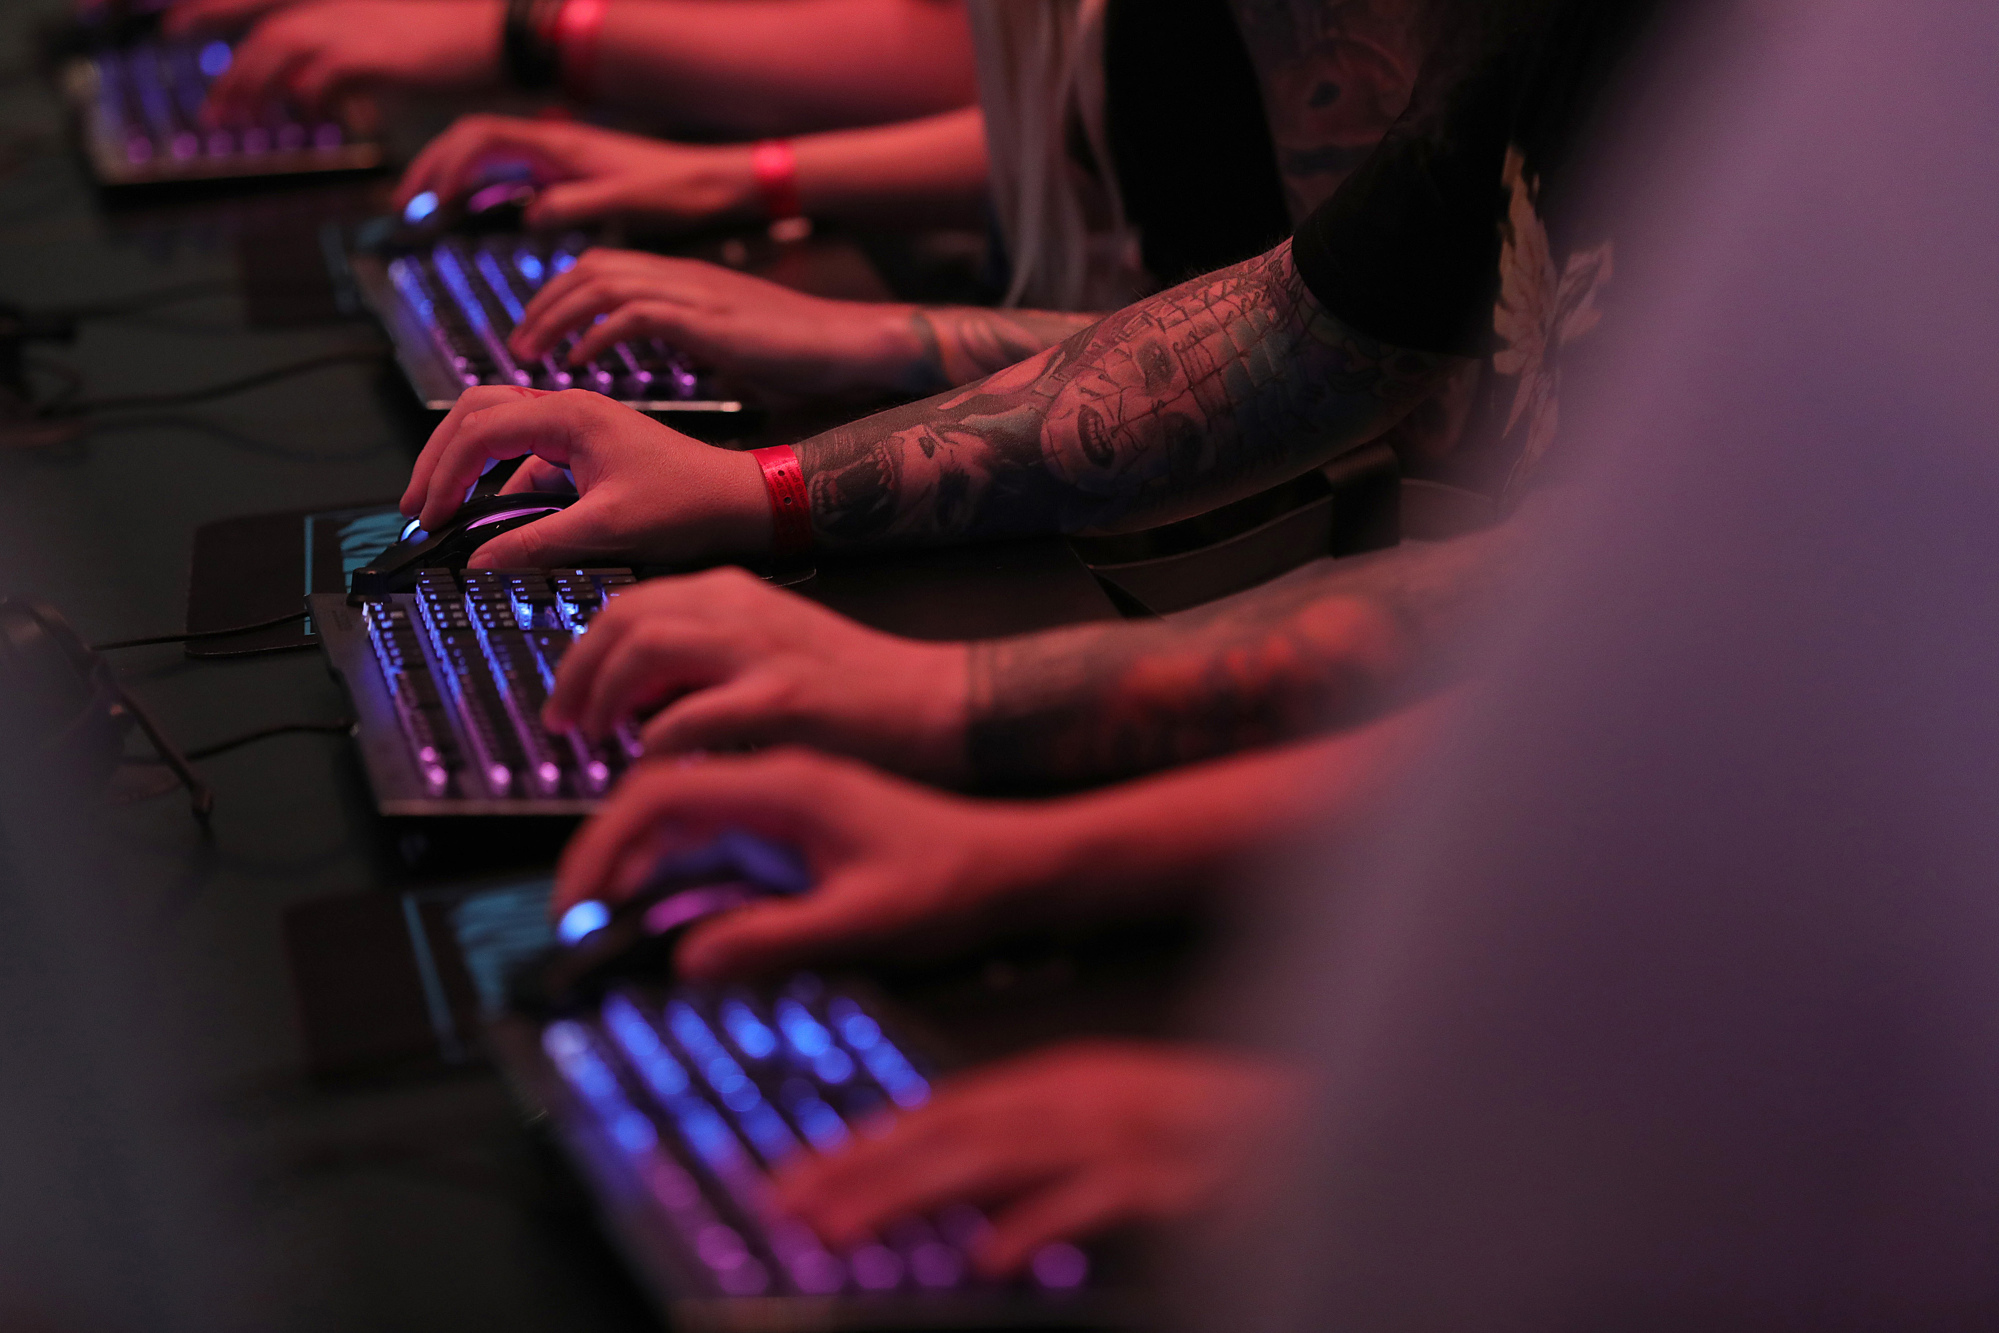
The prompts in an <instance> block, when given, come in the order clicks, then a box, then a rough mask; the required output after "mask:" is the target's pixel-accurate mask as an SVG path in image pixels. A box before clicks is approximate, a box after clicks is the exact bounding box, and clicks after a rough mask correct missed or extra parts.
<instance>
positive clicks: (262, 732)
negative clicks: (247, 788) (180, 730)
mask: <svg viewBox="0 0 1999 1333" xmlns="http://www.w3.org/2000/svg"><path fill="white" fill-rule="evenodd" d="M353 729H354V719H352V718H348V717H340V718H335V719H334V720H333V721H331V722H280V723H279V724H278V725H276V726H274V727H259V728H257V729H256V730H255V731H246V732H244V733H243V734H242V735H241V736H231V737H230V738H229V739H228V740H222V741H216V742H214V743H213V744H211V745H203V746H201V747H199V748H198V749H193V750H183V751H181V757H182V758H183V759H187V760H189V761H193V760H197V759H213V758H214V757H215V756H216V755H218V754H226V753H227V752H228V751H230V750H236V749H241V748H242V747H243V746H245V745H251V744H254V743H256V742H257V741H265V740H269V739H270V738H271V737H273V736H289V735H292V734H293V733H305V734H315V735H325V736H345V735H346V734H347V733H348V732H350V731H352V730H353ZM120 762H123V763H127V764H163V763H165V762H166V760H164V759H161V758H159V757H158V756H157V755H149V754H132V755H126V756H125V757H124V759H123V760H122V761H120Z"/></svg>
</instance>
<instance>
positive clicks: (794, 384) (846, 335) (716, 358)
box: [511, 249, 923, 402]
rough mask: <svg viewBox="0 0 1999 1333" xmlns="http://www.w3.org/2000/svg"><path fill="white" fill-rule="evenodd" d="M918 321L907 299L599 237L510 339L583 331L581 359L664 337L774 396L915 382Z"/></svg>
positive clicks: (539, 348) (544, 348) (531, 307)
mask: <svg viewBox="0 0 1999 1333" xmlns="http://www.w3.org/2000/svg"><path fill="white" fill-rule="evenodd" d="M600 315H601V316H603V319H602V320H601V321H599V320H598V317H599V316H600ZM913 329H914V326H913V324H912V322H911V319H910V308H909V307H908V306H901V305H886V304H878V303H874V302H867V301H831V300H827V299H825V298H824V297H818V296H808V295H806V294H805V293H804V292H799V291H794V290H792V289H791V288H789V287H782V286H779V285H778V284H777V283H774V282H767V281H765V280H764V279H762V278H754V277H751V276H750V275H749V274H747V273H737V272H734V271H733V270H731V269H726V268H723V267H721V266H720V265H717V264H709V263H703V262H702V261H700V260H695V259H671V258H667V257H666V256H663V255H650V254H642V253H639V252H637V251H632V250H604V249H597V250H588V251H585V252H584V254H583V256H582V257H581V258H580V259H578V260H577V261H576V265H575V267H573V268H571V269H570V270H569V271H568V272H566V273H562V274H559V275H557V276H556V277H554V278H551V279H550V280H549V281H548V283H547V285H546V286H544V287H543V288H542V289H541V290H540V291H539V292H537V293H535V297H534V300H532V301H530V302H529V303H528V307H527V311H526V313H525V315H524V316H523V318H522V320H521V323H520V325H519V327H517V328H516V329H515V330H514V333H513V337H512V339H511V343H512V346H513V349H514V351H515V352H516V353H517V354H519V355H520V356H523V357H526V358H529V359H533V358H537V357H541V356H544V355H546V354H548V353H550V352H554V351H557V350H559V349H560V347H561V345H562V343H563V341H564V339H566V338H567V337H568V336H569V335H570V334H572V333H573V334H576V335H578V338H577V342H576V344H575V346H574V347H572V348H571V349H570V351H569V354H568V356H569V363H570V364H571V365H583V364H585V363H586V362H588V361H589V360H591V359H592V358H594V357H596V356H599V355H601V354H602V353H604V352H606V351H608V350H609V349H610V348H611V347H612V345H613V344H615V343H619V342H622V341H625V340H626V339H630V338H660V339H664V340H665V341H666V342H668V343H669V344H671V345H672V346H673V347H674V348H675V349H676V350H679V351H682V352H685V353H687V354H688V355H689V356H691V357H693V358H694V359H695V360H696V361H698V362H700V363H702V364H703V365H705V366H709V367H711V368H713V369H714V370H715V371H716V372H718V373H719V374H720V375H721V377H722V378H723V379H724V380H725V381H726V382H728V383H730V384H732V385H736V386H739V387H741V388H742V389H745V390H749V391H752V392H754V393H755V394H756V395H757V396H758V397H760V398H762V399H763V400H764V401H765V402H773V401H777V400H780V399H787V398H827V397H843V396H851V395H856V394H861V395H869V394H872V395H879V394H881V393H886V392H891V391H893V390H895V389H897V388H899V387H903V386H905V385H907V384H908V383H909V381H910V379H911V376H912V375H913V373H914V369H915V367H916V366H917V364H918V363H919V362H920V361H921V359H922V356H923V347H922V345H921V344H920V343H919V342H918V341H917V338H916V335H915V333H914V331H913Z"/></svg>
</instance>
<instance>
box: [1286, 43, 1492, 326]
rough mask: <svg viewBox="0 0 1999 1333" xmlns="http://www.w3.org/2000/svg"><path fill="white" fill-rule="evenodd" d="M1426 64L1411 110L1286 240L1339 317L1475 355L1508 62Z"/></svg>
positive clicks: (1445, 59)
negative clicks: (1289, 242) (1330, 196)
mask: <svg viewBox="0 0 1999 1333" xmlns="http://www.w3.org/2000/svg"><path fill="white" fill-rule="evenodd" d="M1469 63H1470V64H1471V67H1470V68H1467V64H1468V62H1467V60H1466V59H1464V58H1463V57H1462V56H1461V54H1460V53H1446V52H1439V53H1438V54H1437V55H1435V56H1433V57H1432V58H1431V59H1430V60H1428V61H1426V62H1425V65H1424V71H1423V76H1422V78H1420V79H1419V80H1418V83H1417V87H1416V90H1415V93H1414V94H1413V96H1412V97H1411V101H1410V108H1409V110H1408V111H1407V112H1406V113H1404V115H1403V116H1402V118H1401V119H1400V120H1398V121H1397V122H1396V124H1395V126H1394V128H1393V129H1391V130H1390V131H1389V133H1388V135H1387V137H1386V138H1384V139H1383V140H1382V142H1381V144H1380V146H1379V147H1378V148H1376V149H1375V151H1374V153H1373V154H1372V155H1371V156H1370V157H1369V158H1368V160H1367V161H1366V162H1364V163H1363V164H1362V165H1361V167H1360V168H1359V170H1357V171H1355V172H1354V174H1353V175H1351V176H1349V177H1348V178H1347V179H1346V180H1345V181H1344V182H1343V183H1342V184H1341V186H1340V188H1339V189H1338V190H1337V191H1336V192H1335V193H1334V194H1333V197H1332V198H1330V199H1328V200H1326V202H1325V203H1323V204H1321V205H1320V206H1319V207H1318V209H1317V210H1316V211H1314V212H1313V214H1312V216H1310V217H1308V218H1306V219H1305V221H1304V223H1303V225H1301V226H1300V227H1299V228H1298V231H1297V234H1296V235H1295V236H1294V237H1293V238H1292V243H1291V257H1292V261H1293V262H1294V263H1296V264H1297V266H1298V273H1299V276H1300V277H1301V278H1303V279H1304V282H1305V285H1306V286H1307V287H1308V288H1310V289H1311V292H1312V294H1313V295H1314V296H1316V297H1318V298H1319V301H1320V303H1321V304H1323V305H1324V306H1325V307H1326V309H1327V310H1328V311H1329V312H1331V313H1332V314H1333V315H1334V316H1335V317H1336V318H1338V319H1339V320H1341V321H1342V322H1343V323H1345V324H1347V325H1348V326H1349V327H1351V328H1354V329H1356V330H1358V331H1359V332H1361V333H1365V334H1368V335H1370V336H1371V337H1375V338H1379V339H1381V340H1382V341H1384V342H1388V343H1392V344H1394V345H1396V346H1398V347H1407V348H1411V349H1414V350H1417V351H1424V352H1438V353H1444V354H1447V355H1452V356H1476V355H1479V354H1480V353H1482V352H1483V351H1484V350H1485V348H1486V345H1487V342H1488V341H1489V339H1490V335H1491V329H1492V303H1493V301H1494V299H1495V297H1496V296H1497V293H1498V270H1499V220H1500V218H1501V216H1502V213H1503V210H1504V208H1505V197H1504V192H1503V189H1502V186H1501V180H1500V178H1501V174H1502V171H1503V169H1504V166H1505V161H1506V146H1507V143H1508V141H1509V136H1510V126H1511V122H1512V111H1513V105H1514V97H1515V93H1514V88H1513V82H1514V80H1513V78H1512V76H1511V67H1512V64H1513V62H1512V61H1511V60H1509V59H1506V58H1504V57H1503V56H1502V57H1499V58H1491V59H1486V60H1483V61H1479V62H1469Z"/></svg>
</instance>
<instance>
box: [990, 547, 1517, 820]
mask: <svg viewBox="0 0 1999 1333" xmlns="http://www.w3.org/2000/svg"><path fill="white" fill-rule="evenodd" d="M1514 540H1515V537H1514V533H1513V532H1512V530H1511V528H1510V527H1509V528H1502V529H1495V530H1493V531H1491V532H1487V533H1481V534H1477V535H1474V536H1470V537H1462V538H1458V539H1456V540H1454V541H1450V542H1443V543H1437V544H1435V545H1426V546H1408V547H1400V548H1397V549H1396V550H1393V551H1389V552H1385V553H1383V554H1381V555H1377V556H1370V557H1362V558H1358V559H1354V560H1347V561H1333V562H1327V564H1326V565H1325V566H1324V567H1323V568H1321V569H1318V570H1315V571H1311V572H1309V573H1305V574H1302V575H1300V576H1294V577H1292V578H1289V579H1285V580H1282V581H1281V582H1279V583H1278V584H1275V585H1273V586H1271V587H1268V588H1264V589H1260V590H1258V591H1255V592H1251V593H1247V594H1243V595H1241V596H1238V597H1235V598H1231V599H1229V600H1228V601H1227V602H1226V603H1225V604H1223V605H1221V606H1219V607H1216V608H1213V609H1210V610H1207V611H1201V612H1196V613H1193V614H1191V615H1188V616H1184V617H1176V618H1174V619H1172V620H1167V621H1147V622H1125V623H1117V624H1109V625H1086V626H1078V627H1075V628H1072V629H1066V630H1057V631H1053V632H1049V633H1042V634H1033V635H1025V636H1022V637H1018V638H1012V639H997V640H989V641H984V642H976V643H973V644H971V645H969V646H968V648H967V657H966V703H965V716H966V726H965V774H966V776H967V778H968V779H969V781H970V782H972V783H973V784H974V785H977V786H982V787H986V788H998V789H1006V788H1014V787H1020V786H1024V785H1031V784H1045V783H1049V782H1062V783H1072V784H1083V783H1092V782H1103V781H1108V780H1112V779H1116V778H1122V777H1128V776H1131V775H1133V774H1137V773H1145V772H1151V771H1154V770H1157V769H1161V768H1167V767H1170V766H1173V765H1176V764H1184V763H1189V762H1192V761H1196V760H1201V759H1207V758H1211V757H1213V756H1217V755H1223V754H1228V753H1232V752H1234V751H1238V750H1244V749H1249V748H1252V747H1256V746H1264V745H1270V744H1275V743H1280V742H1284V741H1289V740H1295V739H1297V738H1300V737H1304V736H1309V735H1312V734H1314V733H1316V732H1320V731H1323V730H1325V729H1326V728H1328V727H1336V726H1341V725H1351V724H1353V723H1355V722H1358V721H1360V720H1363V719H1365V718H1367V717H1369V716H1371V715H1373V714H1376V713H1379V712H1380V711H1382V710H1384V709H1387V708H1392V707H1395V706H1398V705H1401V704H1403V703H1405V702H1406V701H1408V700H1409V699H1411V698H1413V697H1416V696H1419V695H1421V694H1422V693H1423V692H1424V691H1425V690H1426V689H1428V688H1430V687H1431V686H1433V685H1434V684H1435V683H1437V682H1439V681H1442V680H1448V679H1450V678H1451V675H1452V673H1453V671H1454V668H1455V658H1454V654H1453V653H1452V651H1451V649H1452V647H1453V645H1454V639H1455V636H1456V635H1457V634H1458V633H1459V632H1460V630H1461V628H1462V626H1463V625H1464V624H1465V622H1466V621H1467V619H1468V617H1469V615H1470V613H1471V611H1472V610H1473V608H1474V607H1475V606H1476V605H1477V604H1479V603H1480V602H1482V601H1483V600H1485V599H1486V598H1487V597H1488V596H1489V594H1490V591H1491V589H1492V588H1493V586H1494V585H1495V584H1496V583H1497V582H1498V581H1499V580H1501V579H1502V578H1504V577H1505V575H1506V571H1507V568H1508V566H1509V564H1510V559H1509V556H1510V552H1511V550H1512V544H1513V542H1514Z"/></svg>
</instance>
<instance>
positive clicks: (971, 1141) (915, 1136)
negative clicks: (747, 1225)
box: [776, 1041, 1296, 1277]
mask: <svg viewBox="0 0 1999 1333" xmlns="http://www.w3.org/2000/svg"><path fill="white" fill-rule="evenodd" d="M1295 1097H1296V1092H1295V1090H1294V1085H1293V1079H1292V1076H1291V1075H1290V1074H1288V1073H1287V1072H1286V1071H1285V1070H1283V1069H1282V1068H1280V1067H1278V1066H1275V1065H1271V1064H1267V1063H1264V1062H1262V1061H1258V1060H1253V1059H1250V1058H1248V1057H1245V1056H1238V1055H1233V1054H1227V1053H1223V1052H1220V1051H1216V1050H1211V1049H1203V1048H1197V1047H1193V1046H1166V1045H1161V1044H1152V1043H1139V1042H1108V1041H1098V1042H1071V1043H1067V1044H1064V1045H1062V1046H1057V1047H1054V1048H1052V1049H1049V1050H1045V1051H1040V1052H1036V1053H1035V1054H1032V1055H1028V1056H1025V1057H1023V1058H1020V1059H1015V1060H1011V1061H1007V1062H1004V1063H1001V1064H994V1065H989V1066H986V1067H984V1068H981V1069H977V1070H973V1071H971V1072H969V1073H966V1074H963V1075H960V1076H959V1077H957V1078H955V1079H953V1080H951V1081H950V1082H948V1083H944V1084H942V1085H940V1086H938V1087H937V1088H936V1089H935V1091H934V1092H933V1094H932V1096H931V1099H930V1101H929V1102H928V1104H926V1105H924V1106H922V1107H920V1108H918V1109H916V1110H914V1111H911V1112H907V1113H889V1114H887V1115H885V1116H884V1117H883V1118H882V1119H881V1120H880V1121H879V1122H877V1123H876V1124H875V1125H873V1126H866V1125H864V1126H863V1127H862V1132H861V1133H859V1134H857V1135H855V1136H854V1137H852V1138H850V1139H849V1140H848V1141H847V1146H845V1147H844V1148H842V1149H840V1150H839V1151H838V1152H836V1153H834V1154H833V1155H831V1156H828V1157H808V1156H803V1155H801V1156H800V1157H799V1158H797V1159H795V1160H794V1162H793V1163H792V1165H791V1166H790V1168H789V1169H788V1170H786V1171H785V1172H784V1173H782V1174H781V1175H780V1176H779V1178H778V1182H777V1195H776V1199H777V1203H778V1205H779V1207H780V1208H782V1209H783V1210H784V1211H786V1212H788V1213H791V1214H793V1215H795V1216H797V1217H799V1218H800V1219H802V1220H803V1221H805V1222H807V1223H808V1224H810V1225H811V1226H812V1228H813V1229H814V1230H815V1231H817V1232H818V1233H819V1234H820V1236H821V1237H822V1238H823V1239H824V1240H825V1241H826V1243H827V1244H828V1245H829V1246H835V1247H840V1246H846V1245H852V1244H855V1243H857V1242H859V1241H861V1240H863V1239H865V1238H866V1237H867V1236H868V1235H870V1234H871V1233H873V1232H875V1231H877V1230H878V1229H880V1228H881V1227H882V1226H884V1225H886V1224H888V1223H891V1222H894V1221H895V1220H897V1219H898V1218H903V1217H908V1216H910V1215H912V1214H919V1213H924V1212H928V1211H930V1210H932V1209H935V1208H938V1207H941V1206H943V1205H946V1204H951V1203H972V1204H978V1205H982V1206H985V1207H987V1208H988V1209H989V1210H991V1211H990V1214H989V1215H990V1217H991V1223H992V1229H991V1230H990V1231H989V1232H988V1233H987V1234H986V1235H985V1236H984V1237H983V1239H982V1240H981V1241H980V1242H979V1243H978V1245H977V1247H976V1248H975V1249H974V1251H973V1253H972V1256H971V1257H972V1262H973V1265H974V1266H975V1267H976V1268H977V1269H979V1271H981V1272H982V1273H985V1274H987V1275H988V1276H994V1277H999V1276H1004V1275H1007V1274H1010V1273H1013V1272H1016V1271H1018V1270H1019V1269H1020V1268H1021V1267H1023V1266H1024V1265H1025V1264H1026V1263H1027V1261H1028V1259H1029V1258H1030V1257H1031V1256H1032V1255H1033V1254H1034V1252H1035V1251H1036V1250H1038V1249H1040V1248H1041V1247H1042V1246H1044V1245H1047V1244H1050V1243H1052V1242H1055V1241H1064V1240H1069V1241H1073V1240H1083V1239H1087V1238H1089V1237H1090V1236H1093V1235H1096V1234H1098V1233H1100V1232H1103V1231H1106V1230H1109V1229H1111V1228H1112V1227H1116V1226H1121V1225H1125V1224H1130V1223H1140V1222H1148V1223H1168V1222H1181V1221H1187V1220H1191V1219H1194V1218H1196V1217H1198V1216H1199V1215H1201V1214H1202V1213H1204V1212H1206V1211H1208V1210H1209V1209H1211V1208H1212V1207H1213V1206H1214V1205H1215V1203H1216V1202H1217V1200H1218V1199H1219V1198H1220V1196H1221V1195H1222V1194H1223V1193H1224V1191H1225V1190H1226V1189H1227V1188H1228V1187H1229V1186H1231V1185H1232V1184H1234V1183H1235V1182H1236V1181H1237V1180H1238V1178H1239V1177H1240V1176H1241V1175H1242V1174H1243V1172H1244V1169H1245V1167H1246V1166H1247V1165H1248V1164H1249V1162H1250V1159H1251V1157H1252V1155H1253V1153H1254V1151H1255V1148H1256V1145H1257V1144H1258V1142H1259V1141H1260V1140H1261V1139H1263V1138H1266V1137H1268V1136H1269V1135H1270V1134H1271V1133H1272V1132H1274V1131H1275V1130H1277V1129H1278V1128H1280V1127H1281V1125H1282V1123H1283V1122H1284V1121H1285V1120H1286V1119H1287V1116H1288V1112H1289V1111H1290V1109H1291V1106H1292V1104H1293V1101H1294V1099H1295ZM870 1129H872V1130H873V1131H874V1132H869V1131H870Z"/></svg>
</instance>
